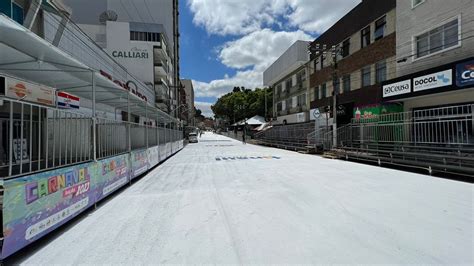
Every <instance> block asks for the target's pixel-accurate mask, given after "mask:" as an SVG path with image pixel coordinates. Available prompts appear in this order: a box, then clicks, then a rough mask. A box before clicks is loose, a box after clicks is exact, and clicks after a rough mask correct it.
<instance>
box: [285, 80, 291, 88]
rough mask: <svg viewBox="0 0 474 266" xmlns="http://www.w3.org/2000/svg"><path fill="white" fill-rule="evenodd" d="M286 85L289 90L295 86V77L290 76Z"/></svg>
mask: <svg viewBox="0 0 474 266" xmlns="http://www.w3.org/2000/svg"><path fill="white" fill-rule="evenodd" d="M285 87H286V90H289V89H290V88H291V87H293V79H292V78H289V79H287V80H286V82H285Z"/></svg>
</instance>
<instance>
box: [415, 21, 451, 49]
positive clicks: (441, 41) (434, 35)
mask: <svg viewBox="0 0 474 266" xmlns="http://www.w3.org/2000/svg"><path fill="white" fill-rule="evenodd" d="M457 45H459V20H458V18H456V19H455V20H452V21H450V22H448V23H446V24H444V25H442V26H440V27H437V28H435V29H432V30H430V31H428V32H426V33H423V34H421V35H419V36H417V37H416V57H417V58H420V57H424V56H427V55H430V54H433V53H437V52H440V51H443V50H446V49H448V48H451V47H453V46H457Z"/></svg>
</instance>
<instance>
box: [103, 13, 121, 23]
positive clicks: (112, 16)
mask: <svg viewBox="0 0 474 266" xmlns="http://www.w3.org/2000/svg"><path fill="white" fill-rule="evenodd" d="M117 19H118V15H117V13H115V11H112V10H107V11H104V12H102V14H100V16H99V21H100V23H101V24H105V22H107V21H117Z"/></svg>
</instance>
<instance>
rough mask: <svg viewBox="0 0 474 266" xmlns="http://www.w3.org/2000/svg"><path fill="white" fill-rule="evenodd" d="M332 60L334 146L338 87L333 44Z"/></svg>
mask: <svg viewBox="0 0 474 266" xmlns="http://www.w3.org/2000/svg"><path fill="white" fill-rule="evenodd" d="M332 56H333V62H334V72H333V101H332V112H333V113H332V117H333V132H332V141H333V143H332V146H333V148H336V146H337V94H338V93H339V91H338V90H339V88H336V84H337V82H336V80H337V78H338V77H337V51H336V47H335V46H333V53H332Z"/></svg>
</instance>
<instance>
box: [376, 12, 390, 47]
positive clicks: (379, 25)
mask: <svg viewBox="0 0 474 266" xmlns="http://www.w3.org/2000/svg"><path fill="white" fill-rule="evenodd" d="M386 25H387V21H386V17H385V16H383V17H382V18H380V19H379V20H377V21H375V32H374V39H375V40H376V41H377V40H380V39H382V38H383V36H384V33H385V26H386Z"/></svg>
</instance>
